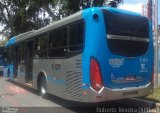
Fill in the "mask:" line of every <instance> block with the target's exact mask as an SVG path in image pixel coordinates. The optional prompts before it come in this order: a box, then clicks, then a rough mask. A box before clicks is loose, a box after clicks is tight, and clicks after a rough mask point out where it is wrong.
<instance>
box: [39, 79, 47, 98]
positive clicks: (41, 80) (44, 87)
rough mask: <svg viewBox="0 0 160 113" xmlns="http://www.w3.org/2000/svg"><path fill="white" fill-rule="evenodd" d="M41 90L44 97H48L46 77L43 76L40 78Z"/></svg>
mask: <svg viewBox="0 0 160 113" xmlns="http://www.w3.org/2000/svg"><path fill="white" fill-rule="evenodd" d="M39 92H40V95H41V96H42V98H47V96H48V93H47V86H46V79H45V77H43V76H42V77H41V78H40V86H39Z"/></svg>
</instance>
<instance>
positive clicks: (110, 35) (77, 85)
mask: <svg viewBox="0 0 160 113" xmlns="http://www.w3.org/2000/svg"><path fill="white" fill-rule="evenodd" d="M151 26H152V25H151V22H150V21H149V19H148V18H147V17H144V16H141V15H140V14H138V13H133V12H130V11H126V10H122V9H116V8H110V7H93V8H88V9H85V10H81V11H79V12H77V13H75V14H73V15H71V16H69V17H66V18H63V19H62V20H59V21H57V22H54V23H51V24H50V25H48V26H46V27H43V28H40V29H38V30H34V31H30V32H26V33H23V34H21V35H18V36H15V37H13V38H11V39H10V40H9V41H8V42H7V43H6V48H8V50H9V54H10V55H9V56H10V58H8V60H9V63H8V64H7V66H5V70H6V73H5V74H6V76H7V77H9V78H10V79H12V80H13V81H15V82H18V83H20V84H23V85H26V86H29V87H31V88H33V89H36V90H38V91H39V93H40V94H41V96H42V97H46V96H47V94H48V93H49V94H53V95H55V96H58V97H60V98H63V99H66V100H70V101H78V102H87V103H88V102H89V103H90V102H91V103H92V102H93V103H94V102H102V101H108V100H116V99H123V98H131V97H140V96H146V95H148V94H150V93H152V91H153V79H154V77H153V70H154V68H153V67H154V65H153V38H152V28H151Z"/></svg>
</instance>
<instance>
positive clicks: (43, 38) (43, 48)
mask: <svg viewBox="0 0 160 113" xmlns="http://www.w3.org/2000/svg"><path fill="white" fill-rule="evenodd" d="M47 38H48V37H47V34H41V35H39V36H37V38H36V52H35V58H39V57H40V58H45V57H46V56H47Z"/></svg>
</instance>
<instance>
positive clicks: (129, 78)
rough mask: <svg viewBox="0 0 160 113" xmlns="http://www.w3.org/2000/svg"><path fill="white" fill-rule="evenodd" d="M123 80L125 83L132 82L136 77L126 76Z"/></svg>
mask: <svg viewBox="0 0 160 113" xmlns="http://www.w3.org/2000/svg"><path fill="white" fill-rule="evenodd" d="M124 80H126V81H134V80H136V77H135V76H127V77H124Z"/></svg>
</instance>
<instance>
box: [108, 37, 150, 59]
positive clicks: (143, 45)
mask: <svg viewBox="0 0 160 113" xmlns="http://www.w3.org/2000/svg"><path fill="white" fill-rule="evenodd" d="M107 43H108V47H109V49H110V51H111V52H112V53H113V54H116V55H121V56H125V57H137V56H141V55H144V54H145V53H146V52H147V51H148V46H149V43H148V42H144V41H131V40H117V39H116V40H115V39H107Z"/></svg>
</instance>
